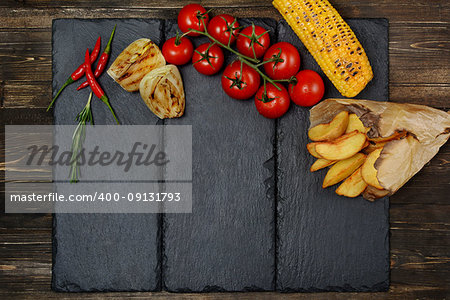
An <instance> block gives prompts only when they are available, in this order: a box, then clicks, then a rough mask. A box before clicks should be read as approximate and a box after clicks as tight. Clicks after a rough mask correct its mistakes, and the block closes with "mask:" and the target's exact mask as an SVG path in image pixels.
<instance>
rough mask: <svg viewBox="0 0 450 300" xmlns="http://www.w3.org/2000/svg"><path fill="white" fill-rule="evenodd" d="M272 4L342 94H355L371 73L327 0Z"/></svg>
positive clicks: (362, 53)
mask: <svg viewBox="0 0 450 300" xmlns="http://www.w3.org/2000/svg"><path fill="white" fill-rule="evenodd" d="M273 5H274V6H275V8H277V9H278V11H279V12H280V13H281V15H282V16H283V18H284V19H285V20H286V21H287V22H288V23H289V25H290V26H291V28H292V29H293V30H294V32H295V33H296V34H297V35H298V37H299V38H300V40H301V41H302V42H303V44H304V45H305V46H306V48H307V49H308V51H309V52H310V53H311V54H312V56H313V57H314V59H315V60H316V61H317V63H318V64H319V66H320V67H321V68H322V70H323V72H324V73H325V74H326V75H327V76H328V78H329V79H330V80H331V82H333V84H334V86H335V87H336V88H337V89H338V90H339V92H340V93H341V94H342V95H343V96H345V97H355V96H356V95H358V94H359V92H361V91H362V90H363V89H364V87H365V86H366V85H367V83H368V82H369V81H370V80H372V78H373V73H372V68H371V66H370V63H369V60H368V58H367V55H366V53H365V51H364V49H363V47H362V46H361V44H360V43H359V41H358V39H357V38H356V36H355V34H354V33H353V31H352V30H351V29H350V27H349V26H348V24H347V23H346V22H345V21H344V20H343V19H342V17H341V16H340V15H339V14H338V13H337V11H336V10H335V9H334V8H333V7H332V6H331V4H330V3H329V2H328V1H327V0H274V1H273Z"/></svg>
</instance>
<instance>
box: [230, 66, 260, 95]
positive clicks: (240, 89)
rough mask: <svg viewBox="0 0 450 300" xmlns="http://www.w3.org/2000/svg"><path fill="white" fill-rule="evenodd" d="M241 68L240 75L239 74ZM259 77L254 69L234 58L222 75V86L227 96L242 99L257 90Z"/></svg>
mask: <svg viewBox="0 0 450 300" xmlns="http://www.w3.org/2000/svg"><path fill="white" fill-rule="evenodd" d="M241 68H242V76H241ZM260 82H261V78H260V76H259V74H258V72H256V71H255V70H254V69H252V68H250V67H249V66H247V65H246V64H244V63H241V62H240V61H238V60H236V61H234V62H232V63H231V64H229V65H228V66H227V67H226V68H225V70H224V71H223V75H222V88H223V90H224V91H225V93H227V95H228V96H230V97H231V98H234V99H238V100H243V99H248V98H250V97H251V96H253V95H254V94H255V93H256V91H257V90H258V87H259V84H260Z"/></svg>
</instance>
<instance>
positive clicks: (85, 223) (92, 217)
mask: <svg viewBox="0 0 450 300" xmlns="http://www.w3.org/2000/svg"><path fill="white" fill-rule="evenodd" d="M115 24H117V29H116V33H115V37H114V42H113V46H112V53H111V57H112V58H113V59H114V58H115V57H117V56H118V55H119V54H120V52H121V51H122V50H123V49H125V47H126V46H128V44H130V43H131V42H133V41H134V40H136V39H138V38H141V37H142V34H143V32H144V33H145V35H146V36H148V37H149V38H150V39H152V40H153V41H154V42H155V43H157V44H159V43H160V42H161V40H162V28H163V25H164V21H162V20H152V19H145V20H143V19H101V20H81V19H60V20H55V21H54V22H53V95H55V94H56V91H57V90H58V89H59V87H60V86H61V85H62V84H63V83H64V82H65V81H66V79H67V78H68V76H69V75H70V74H71V72H72V71H73V70H74V69H75V68H77V67H78V65H79V64H80V58H82V57H84V52H85V51H86V48H90V49H92V47H93V44H94V43H95V41H96V39H97V37H98V35H101V37H102V49H103V48H104V47H105V45H106V43H107V42H108V39H109V36H110V34H111V31H112V29H113V27H114V25H115ZM109 63H112V60H110V62H109ZM99 82H100V84H101V85H102V87H103V88H104V90H105V91H107V95H108V96H109V98H110V101H111V105H112V106H113V107H114V109H115V112H116V114H117V116H119V119H120V121H121V123H122V124H136V125H147V124H151V125H154V124H156V123H157V122H158V121H159V119H158V118H157V117H156V116H155V115H153V113H152V112H151V111H150V110H149V109H147V107H146V105H145V104H144V103H143V101H141V100H140V99H139V97H138V96H137V97H136V95H131V94H129V93H127V92H126V91H124V90H123V89H122V88H121V87H120V86H119V85H117V84H115V83H114V82H113V81H112V80H111V79H110V78H109V77H108V76H107V75H104V76H101V77H100V79H99ZM77 83H78V82H77ZM77 83H74V84H72V85H71V86H69V87H67V88H66V89H65V90H64V92H63V93H62V94H61V96H60V98H59V99H58V100H57V102H56V106H55V108H54V122H55V124H57V125H60V124H61V125H67V124H75V120H74V117H75V115H76V114H77V113H78V112H79V111H81V110H82V108H83V107H84V105H85V103H86V101H87V99H88V95H89V92H90V90H89V89H88V88H87V89H84V90H82V91H79V92H77V91H76V87H77V86H78V84H79V83H78V84H77ZM80 83H81V82H80ZM92 110H93V112H94V120H95V124H99V125H103V124H114V120H113V119H112V117H111V115H110V112H109V111H108V109H107V108H106V106H105V105H104V104H103V103H101V101H98V99H93V101H92ZM56 189H58V184H56ZM160 222H161V216H160V215H158V214H54V217H53V272H52V288H53V289H54V290H56V291H67V292H82V291H154V290H159V289H160V285H161V280H160V279H161V276H160V275H161V272H160V255H161V253H160V246H161V244H160V240H161V236H160V233H161V232H160V228H161V224H160Z"/></svg>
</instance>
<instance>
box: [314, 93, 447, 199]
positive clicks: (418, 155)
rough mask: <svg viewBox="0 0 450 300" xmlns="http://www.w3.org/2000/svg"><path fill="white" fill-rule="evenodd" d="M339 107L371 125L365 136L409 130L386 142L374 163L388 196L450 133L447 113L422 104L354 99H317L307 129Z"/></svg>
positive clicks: (334, 113)
mask: <svg viewBox="0 0 450 300" xmlns="http://www.w3.org/2000/svg"><path fill="white" fill-rule="evenodd" d="M343 110H347V111H349V112H353V113H355V114H356V115H358V117H359V118H360V119H361V121H362V122H363V124H364V126H366V127H370V128H371V130H370V131H369V132H368V136H369V137H387V136H390V135H391V134H393V133H394V132H395V131H396V130H406V131H408V132H409V133H410V135H408V136H407V137H406V138H404V139H400V140H395V141H391V142H388V143H387V144H386V145H385V146H384V148H383V151H382V152H381V155H380V157H379V158H378V160H377V161H376V162H375V168H376V169H377V170H378V174H377V177H378V181H379V182H380V184H381V186H382V187H384V188H385V189H386V190H387V191H388V192H389V195H392V194H393V193H395V192H396V191H397V190H398V189H399V188H400V187H402V186H403V185H404V184H405V183H406V182H407V181H408V180H409V179H410V178H411V177H413V176H414V175H415V174H416V173H417V172H419V171H420V169H422V167H423V166H424V165H425V164H426V163H427V162H429V161H430V160H431V159H432V158H433V156H435V155H436V153H437V152H438V151H439V148H440V147H441V146H442V145H443V144H445V143H446V142H447V140H448V138H449V136H450V112H445V111H442V110H439V109H435V108H431V107H428V106H424V105H416V104H401V103H391V102H378V101H370V100H356V99H327V100H324V101H322V102H320V103H319V104H317V105H316V106H314V107H313V108H312V109H311V110H310V118H309V119H310V122H311V124H310V128H311V127H313V126H315V125H317V124H320V123H326V122H329V121H331V120H332V119H333V117H334V116H335V115H336V114H338V113H339V112H341V111H343ZM364 196H365V197H366V195H364ZM366 198H367V197H366ZM371 200H372V199H371Z"/></svg>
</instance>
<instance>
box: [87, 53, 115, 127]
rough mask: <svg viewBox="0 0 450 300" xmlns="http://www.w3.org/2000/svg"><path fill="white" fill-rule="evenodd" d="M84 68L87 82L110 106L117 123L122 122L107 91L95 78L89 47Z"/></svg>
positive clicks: (96, 94)
mask: <svg viewBox="0 0 450 300" xmlns="http://www.w3.org/2000/svg"><path fill="white" fill-rule="evenodd" d="M84 70H85V71H86V79H87V82H88V83H89V85H90V86H91V89H92V91H93V92H94V94H95V96H97V97H98V98H100V100H102V101H103V103H105V104H106V105H107V106H108V108H109V110H110V111H111V113H112V115H113V117H114V119H115V120H116V122H117V124H120V123H119V120H117V117H116V114H115V113H114V111H113V109H112V107H111V105H110V104H109V100H108V97H107V96H106V95H105V92H104V91H103V89H102V87H101V86H100V84H98V82H97V80H96V79H95V77H94V73H92V66H91V61H90V59H89V49H86V54H85V55H84Z"/></svg>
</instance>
